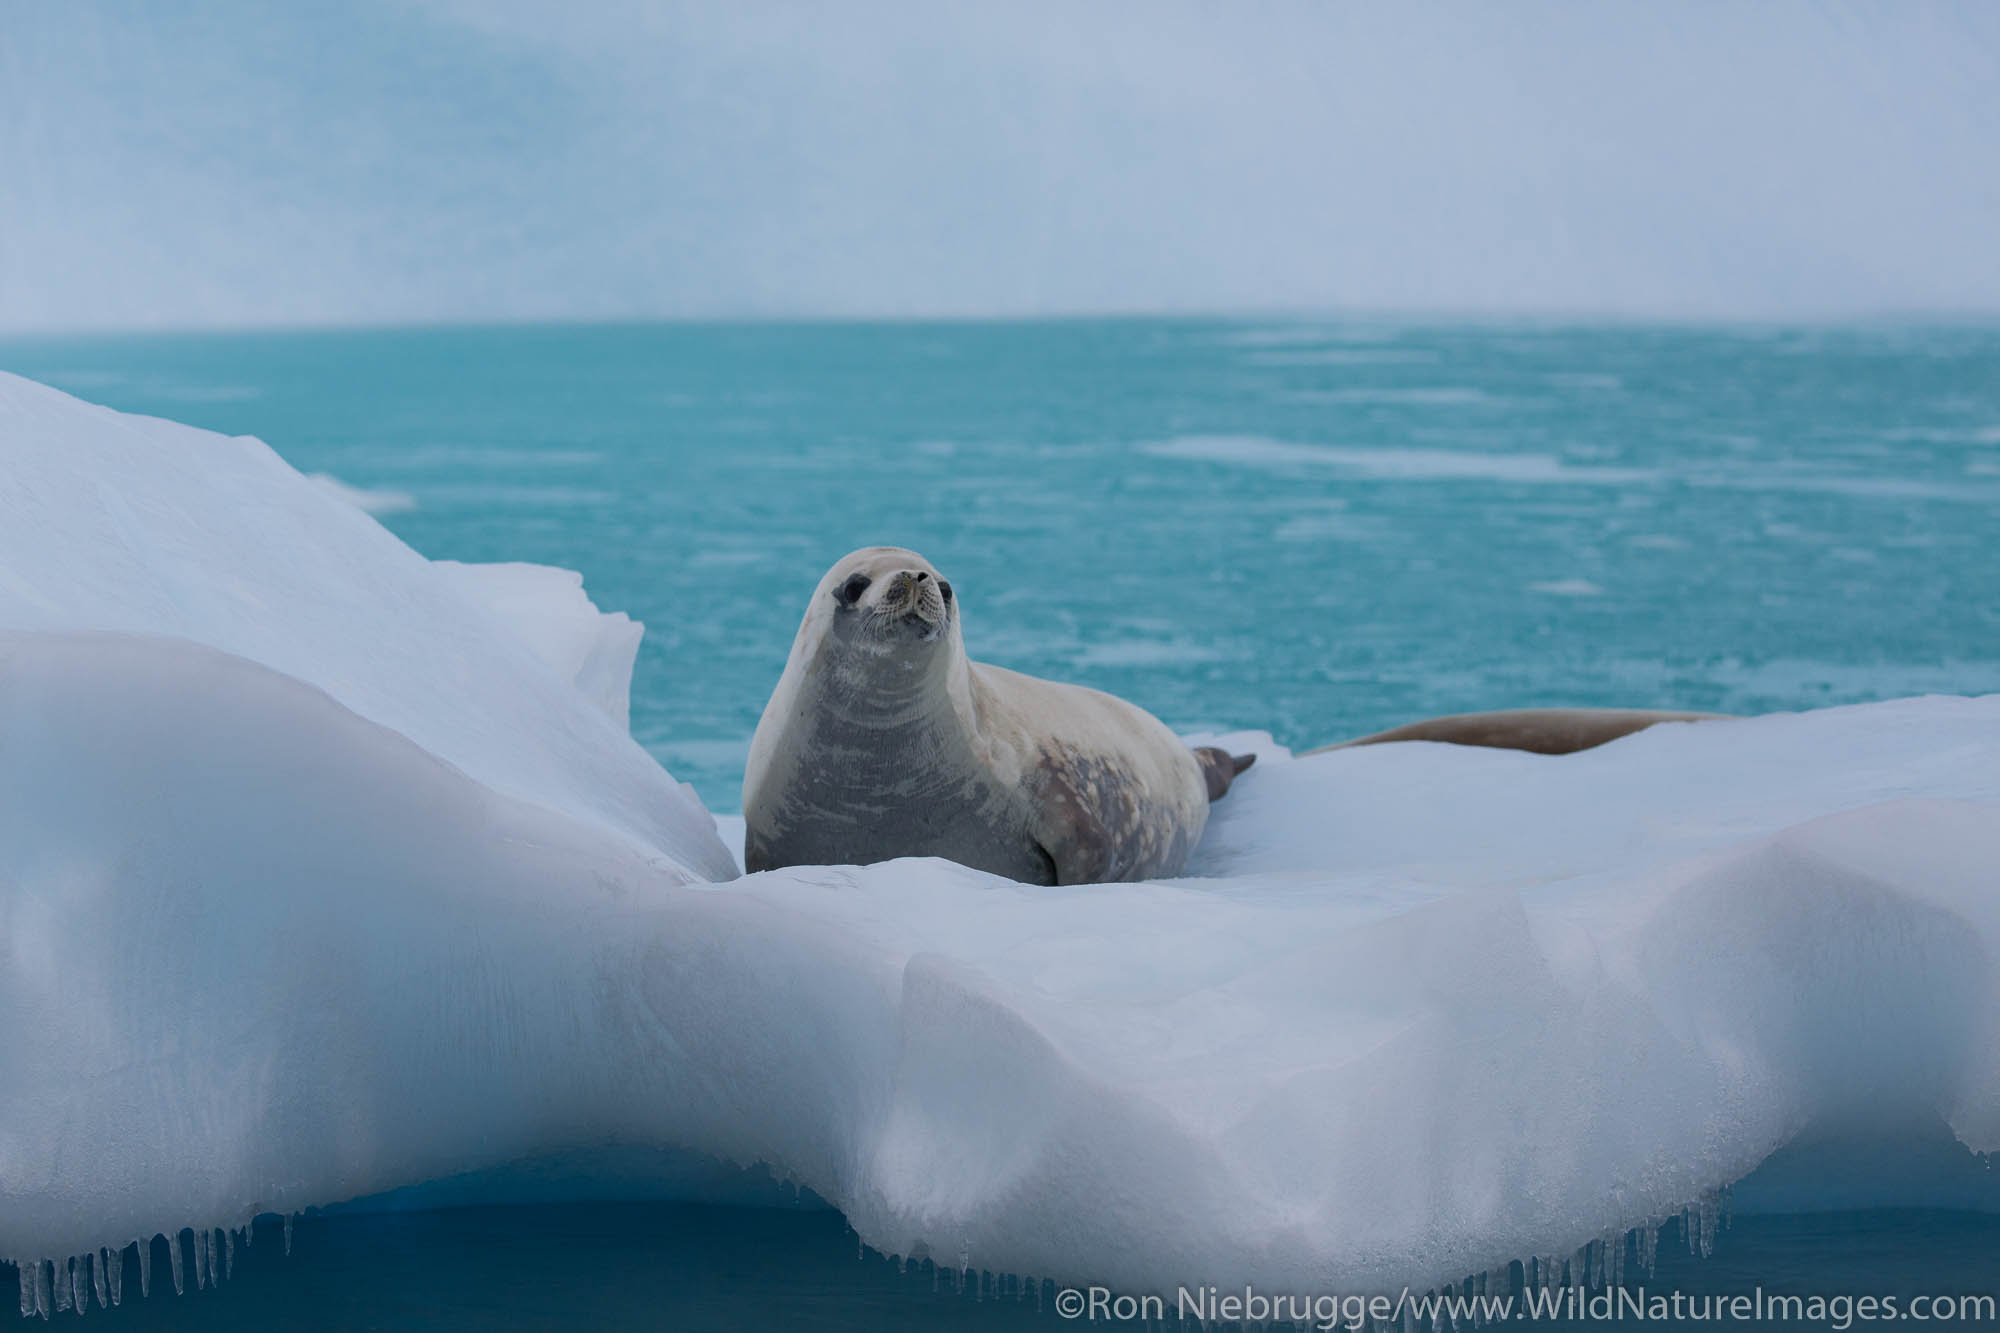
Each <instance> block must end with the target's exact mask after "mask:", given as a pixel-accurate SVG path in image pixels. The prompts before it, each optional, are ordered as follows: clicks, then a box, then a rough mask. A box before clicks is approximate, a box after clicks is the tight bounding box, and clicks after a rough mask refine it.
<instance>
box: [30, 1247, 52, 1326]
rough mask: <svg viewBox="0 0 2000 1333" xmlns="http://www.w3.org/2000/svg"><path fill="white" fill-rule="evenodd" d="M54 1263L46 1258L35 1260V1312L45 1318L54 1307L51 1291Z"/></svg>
mask: <svg viewBox="0 0 2000 1333" xmlns="http://www.w3.org/2000/svg"><path fill="white" fill-rule="evenodd" d="M54 1267H55V1265H54V1264H53V1263H51V1262H50V1261H48V1260H47V1259H37V1260H36V1261H35V1313H36V1314H38V1315H40V1316H41V1317H42V1318H44V1319H47V1318H48V1317H49V1313H50V1311H52V1310H54V1309H55V1296H54V1294H53V1292H51V1290H50V1287H51V1285H52V1284H51V1282H50V1280H49V1279H50V1277H51V1272H50V1270H51V1269H53V1268H54Z"/></svg>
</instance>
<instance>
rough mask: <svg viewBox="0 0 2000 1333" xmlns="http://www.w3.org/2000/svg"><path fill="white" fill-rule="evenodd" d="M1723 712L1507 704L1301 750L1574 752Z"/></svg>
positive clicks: (1718, 716)
mask: <svg viewBox="0 0 2000 1333" xmlns="http://www.w3.org/2000/svg"><path fill="white" fill-rule="evenodd" d="M1726 716H1727V715H1726V714H1723V713H1679V712H1673V711H1671V710H1667V709H1653V708H1510V709H1504V710H1501V711H1499V712H1494V713H1453V714H1452V715H1450V716H1449V717H1433V718H1427V719H1426V720H1424V721H1422V722H1410V723H1406V724H1404V725H1403V726H1400V727H1391V728H1390V729H1389V730H1387V731H1378V732H1376V733H1374V734H1373V735H1371V736H1358V737H1356V738H1355V739H1353V740H1351V741H1340V742H1338V743H1336V744H1333V745H1322V746H1320V747H1319V748H1318V749H1317V750H1306V751H1304V752H1303V753H1305V754H1325V753H1326V752H1327V751H1328V750H1345V749H1347V748H1349V747H1350V746H1355V745H1382V744H1386V743H1388V742H1390V741H1441V742H1443V743H1444V744H1446V745H1478V746H1486V747H1489V748H1491V749H1496V750H1529V751H1532V752H1534V753H1535V754H1575V753H1576V752H1577V751H1579V750H1591V749H1595V748H1596V747H1598V746H1600V745H1603V744H1604V743H1605V742H1607V741H1615V740H1617V739H1618V738H1619V737H1621V736H1630V735H1631V734H1632V733H1633V732H1635V731H1644V730H1645V729H1646V728H1647V727H1653V726H1658V725H1659V724H1660V723H1662V722H1709V721H1716V720H1720V719H1722V718H1724V717H1726Z"/></svg>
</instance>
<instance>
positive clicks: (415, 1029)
mask: <svg viewBox="0 0 2000 1333" xmlns="http://www.w3.org/2000/svg"><path fill="white" fill-rule="evenodd" d="M772 614H773V615H790V614H792V611H791V609H789V608H781V607H774V608H772ZM637 633H638V630H637V627H636V626H634V625H632V624H631V622H629V621H627V620H625V618H624V617H622V616H616V615H612V616H606V615H603V614H601V613H599V612H598V611H597V610H596V609H595V608H594V607H592V606H591V605H590V603H589V601H588V599H587V598H586V597H585V596H584V594H583V592H582V590H581V588H580V585H579V583H578V581H577V580H576V579H575V577H574V576H573V575H565V574H562V573H561V572H559V571H549V570H543V569H537V568H534V567H527V566H491V567H464V566H450V565H446V564H442V563H433V562H429V561H426V560H424V559H423V558H422V557H420V556H418V555H417V554H416V553H414V552H413V551H411V550H409V549H408V548H407V547H405V546H404V545H402V544H401V543H400V542H398V541H397V540H396V539H395V538H394V537H392V536H391V535H389V534H388V533H387V532H386V531H385V530H383V529H382V528H381V527H380V526H379V525H378V524H377V523H376V522H375V521H374V520H373V519H371V518H370V517H368V516H367V515H366V514H364V513H362V512H361V511H360V510H358V509H357V508H355V507H354V506H352V505H351V504H347V503H344V502H343V501H342V500H341V499H340V498H339V497H338V496H337V495H335V494H333V493H330V492H329V491H328V490H327V489H326V488H324V487H322V486H319V485H317V484H315V483H313V482H311V481H309V480H308V479H306V478H304V477H302V476H300V475H299V474H297V473H296V472H294V471H293V470H292V469H291V468H289V467H288V466H287V465H286V464H285V463H283V462H282V461H281V460H280V459H279V458H278V457H277V456H276V455H275V454H273V453H272V452H271V451H270V450H269V449H267V448H266V447H265V446H264V445H262V444H260V443H258V442H257V441H255V440H251V439H232V438H226V437H223V436H220V435H215V434H212V433H208V432H204V431H199V430H194V429H190V428H187V427H184V426H179V425H175V424H173V423H170V422H165V421H158V420H152V419H146V418H139V417H131V416H124V415H121V414H118V413H115V412H111V411H108V410H106V409H103V408H100V407H94V406H90V405H88V404H85V403H82V402H79V401H77V400H75V399H73V398H70V397H67V396H66V395H64V394H61V393H58V392H56V391H55V390H52V389H48V388H45V387H43V386H40V385H37V384H34V383H31V382H28V381H25V380H21V379H18V378H13V377H6V376H0V1028H4V1031H5V1032H6V1033H7V1040H5V1041H4V1042H0V1257H4V1258H7V1259H11V1260H13V1261H15V1262H17V1263H20V1264H21V1265H23V1267H22V1269H21V1272H22V1275H23V1308H24V1309H26V1310H31V1311H33V1310H38V1309H39V1310H46V1309H48V1308H50V1302H51V1301H56V1300H58V1298H59V1299H60V1302H61V1303H74V1302H77V1301H85V1302H87V1301H89V1300H92V1299H96V1300H99V1301H102V1300H103V1299H105V1296H106V1293H107V1292H109V1293H110V1294H112V1295H115V1294H116V1293H117V1290H118V1284H119V1281H120V1278H121V1275H122V1270H123V1267H124V1265H123V1264H122V1263H121V1262H119V1261H117V1259H116V1256H117V1255H118V1253H119V1251H120V1249H121V1247H124V1246H126V1245H128V1244H129V1243H130V1242H132V1241H134V1240H139V1239H142V1238H150V1237H152V1236H154V1235H156V1234H159V1233H166V1234H168V1235H170V1236H174V1237H176V1238H177V1237H178V1236H179V1235H180V1234H181V1232H182V1229H183V1228H194V1229H195V1235H196V1237H197V1244H198V1247H199V1253H198V1254H196V1255H195V1256H194V1258H195V1263H194V1267H195V1268H198V1269H199V1270H200V1276H202V1277H204V1278H205V1277H207V1276H208V1275H209V1274H210V1273H211V1272H216V1271H220V1272H226V1269H227V1266H228V1260H229V1257H230V1255H231V1254H232V1253H233V1249H232V1246H233V1241H232V1239H231V1231H232V1229H236V1228H241V1227H242V1226H243V1225H244V1224H246V1223H247V1222H248V1221H249V1220H250V1219H251V1218H253V1217H254V1216H257V1215H259V1214H262V1213H266V1212H276V1213H281V1214H290V1213H294V1212H297V1211H300V1210H303V1209H305V1208H308V1207H311V1206H315V1205H325V1204H332V1203H335V1202H339V1201H342V1200H349V1199H355V1198H358V1197H362V1196H366V1195H370V1194H374V1193H378V1192H381V1191H385V1190H389V1189H393V1188H397V1187H400V1186H408V1185H413V1184H417V1183H419V1182H425V1181H436V1180H441V1179H444V1178H448V1177H466V1176H468V1173H478V1172H483V1171H488V1170H490V1169H494V1168H500V1167H503V1166H506V1165H507V1164H510V1163H520V1162H522V1161H529V1160H546V1159H549V1158H550V1157H551V1155H556V1154H567V1153H585V1154H587V1153H588V1152H590V1151H592V1150H597V1149H606V1148H614V1147H615V1148H617V1149H618V1150H619V1151H620V1152H627V1151H628V1150H639V1149H642V1150H655V1149H657V1150H660V1152H661V1153H662V1154H664V1153H668V1152H672V1153H679V1154H684V1155H688V1156H690V1157H707V1158H714V1159H720V1160H721V1161H723V1162H727V1163H734V1164H739V1165H743V1166H750V1165H754V1164H763V1165H765V1166H767V1167H768V1168H769V1169H770V1171H771V1172H772V1173H773V1174H774V1175H776V1176H777V1177H778V1178H780V1179H782V1180H788V1181H792V1182H796V1183H798V1184H800V1185H804V1186H807V1187H810V1188H811V1189H812V1190H813V1191H815V1192H816V1193H818V1194H819V1195H820V1196H822V1197H824V1198H825V1199H827V1200H829V1201H830V1202H832V1203H833V1204H834V1205H836V1206H837V1207H839V1208H840V1209H841V1210H842V1211H843V1212H844V1213H845V1214H846V1216H847V1217H848V1219H849V1220H850V1221H851V1222H852V1224H853V1225H854V1227H855V1228H856V1229H857V1230H858V1231H859V1232H860V1234H861V1236H862V1238H863V1239H864V1240H865V1241H867V1242H868V1243H869V1244H871V1245H873V1246H876V1247H877V1248H879V1249H882V1250H884V1251H888V1252H891V1253H896V1254H904V1255H911V1256H929V1257H932V1258H935V1259H937V1260H939V1261H940V1262H944V1263H948V1264H970V1265H971V1266H974V1267H978V1268H983V1269H987V1270H992V1271H1002V1272H1013V1273H1022V1274H1033V1275H1036V1276H1041V1277H1052V1278H1057V1279H1063V1280H1088V1281H1093V1282H1101V1283H1106V1284H1109V1285H1111V1286H1113V1287H1115V1288H1117V1289H1120V1290H1124V1291H1141V1290H1165V1291H1168V1292H1171V1291H1172V1290H1173V1289H1174V1288H1175V1287H1176V1286H1178V1285H1183V1284H1186V1285H1196V1284H1215V1285H1221V1286H1229V1285H1232V1284H1234V1285H1240V1284H1242V1283H1244V1282H1246V1281H1254V1282H1255V1283H1256V1284H1257V1285H1258V1286H1259V1287H1261V1288H1264V1289H1266V1290H1295V1291H1357V1290H1363V1289H1389V1290H1393V1289H1395V1288H1397V1287H1400V1286H1402V1285H1404V1284H1409V1285H1411V1286H1413V1287H1418V1288H1421V1287H1424V1286H1430V1285H1436V1284H1440V1283H1445V1282H1455V1281H1457V1280H1459V1279H1461V1278H1463V1277H1464V1276H1466V1275H1467V1274H1473V1273H1483V1272H1487V1271H1489V1270H1491V1269H1493V1268H1496V1267H1498V1266H1499V1265H1502V1264H1504V1263H1505V1262H1506V1261H1508V1260H1510V1259H1516V1258H1524V1257H1528V1256H1534V1255H1542V1256H1547V1255H1564V1256H1567V1255H1571V1254H1574V1253H1576V1252H1577V1251H1579V1250H1580V1249H1582V1248H1584V1247H1586V1246H1588V1245H1590V1243H1591V1242H1594V1241H1598V1240H1600V1239H1603V1238H1605V1237H1611V1236H1617V1235H1620V1234H1622V1232H1623V1231H1624V1230H1625V1229H1627V1228H1632V1227H1641V1226H1645V1225H1646V1224H1649V1223H1651V1222H1653V1221H1655V1220H1657V1219H1659V1218H1662V1217H1664V1216H1667V1215H1669V1214H1672V1213H1675V1212H1678V1211H1679V1210H1680V1209H1681V1208H1682V1207H1684V1206H1685V1205H1688V1204H1690V1203H1691V1202H1693V1201H1696V1200H1699V1199H1702V1198H1704V1197H1707V1196H1709V1195H1711V1194H1712V1193H1713V1192H1714V1191H1715V1190H1717V1189H1719V1188H1721V1187H1723V1186H1726V1185H1729V1184H1730V1183H1731V1182H1735V1181H1739V1180H1741V1179H1742V1178H1743V1177H1745V1176H1746V1175H1747V1174H1749V1173H1750V1172H1752V1171H1753V1170H1755V1169H1756V1168H1757V1167H1758V1166H1759V1164H1760V1163H1762V1162H1764V1161H1765V1160H1766V1159H1767V1158H1769V1157H1770V1156H1771V1155H1772V1154H1773V1153H1774V1152H1778V1151H1779V1150H1781V1149H1784V1150H1786V1151H1794V1150H1795V1149H1796V1146H1797V1145H1798V1144H1799V1143H1803V1142H1808V1141H1816V1140H1821V1139H1825V1138H1827V1137H1828V1136H1834V1137H1838V1136H1842V1135H1845V1136H1848V1137H1857V1136H1858V1137H1859V1138H1861V1139H1865V1140H1867V1141H1869V1142H1871V1143H1873V1144H1875V1145H1877V1146H1878V1148H1880V1149H1881V1150H1882V1151H1886V1152H1887V1153H1888V1154H1889V1157H1888V1160H1889V1161H1891V1162H1892V1163H1893V1162H1894V1161H1896V1160H1897V1159H1896V1157H1895V1154H1896V1152H1897V1151H1899V1145H1902V1146H1904V1147H1907V1150H1908V1154H1909V1161H1910V1163H1911V1166H1910V1168H1909V1169H1908V1170H1907V1171H1896V1170H1891V1171H1890V1172H1888V1173H1887V1175H1886V1177H1884V1179H1885V1181H1886V1183H1885V1184H1884V1185H1883V1186H1882V1191H1881V1192H1882V1193H1883V1195H1884V1197H1881V1198H1879V1199H1877V1200H1876V1201H1877V1202H1911V1203H1922V1202H1930V1201H1934V1200H1935V1199H1936V1198H1937V1197H1939V1192H1940V1191H1942V1192H1944V1193H1946V1194H1949V1195H1950V1196H1951V1198H1952V1199H1953V1200H1954V1201H1958V1202H1972V1203H1975V1204H1979V1205H1982V1206H1988V1207H1994V1206H2000V1193H1996V1191H1995V1190H1994V1189H1993V1188H1992V1186H1991V1177H1990V1176H1988V1175H1987V1173H1985V1172H1984V1171H1982V1170H1980V1169H1979V1164H1978V1163H1977V1161H1976V1160H1975V1158H1974V1156H1973V1155H1974V1154H1981V1153H1988V1152H1991V1151H1993V1150H1995V1149H1996V1148H2000V962H1996V960H2000V885H1996V873H2000V872H1996V870H1995V867H1996V866H2000V697H1988V698H1982V699H1965V698H1948V697H1932V698H1923V699H1909V700H1902V701H1897V702H1892V703H1885V704H1877V705H1867V706H1860V707H1850V708H1840V709H1829V710H1825V711H1821V712H1815V713H1803V714H1787V715H1781V716H1772V717H1765V718H1759V719H1754V720H1749V721H1743V722H1731V723H1704V724H1701V725H1699V726H1692V727H1690V726H1668V727H1661V728H1657V729H1655V730H1653V731H1650V732H1646V733H1643V734H1640V735H1637V736H1634V737H1631V738H1628V739H1626V740H1622V741H1619V742H1617V743H1615V744H1613V745H1610V746H1607V747H1605V748H1603V749H1602V750H1598V751H1594V752H1591V753H1588V754H1584V755H1578V756H1571V757H1567V758H1561V759H1550V758H1545V757H1541V756H1535V755H1525V754H1507V753H1498V752H1491V751H1477V750H1462V749H1455V748H1452V747H1444V746H1435V745H1423V744H1410V745H1396V746H1384V747H1376V748H1364V749H1359V750H1347V751H1339V752H1334V753H1329V754H1324V755H1319V756H1314V757H1311V758H1303V759H1292V758H1289V757H1288V756H1286V755H1285V754H1284V752H1283V751H1281V750H1278V749H1276V748H1275V747H1272V746H1270V745H1269V744H1268V743H1266V744H1264V745H1263V746H1262V749H1263V752H1264V761H1263V762H1261V763H1260V764H1259V765H1258V766H1257V767H1256V768H1255V769H1253V770H1252V771H1251V772H1250V773H1248V774H1247V775H1245V777H1244V779H1243V780H1242V782H1241V783H1240V784H1239V786H1238V788H1237V790H1236V791H1235V792H1234V793H1232V794H1231V796H1230V798H1229V799H1228V800H1227V801H1226V802H1224V803H1223V804H1221V805H1219V806H1218V807H1217V810H1216V818H1215V820H1214V822H1213V823H1212V825H1211V831H1210V833H1209V835H1208V838H1207V840H1206V842H1205V844H1204V846H1203V848H1202V850H1201V852H1200V854H1199V857H1198V860H1197V863H1196V864H1195V865H1194V866H1193V867H1192V871H1191V875H1190V877H1189V878H1187V879H1183V880H1180V881H1176V882H1171V883H1155V884H1121V885H1112V886H1107V887H1103V888H1088V889H1076V888H1068V889H1060V888H1058V889H1047V888H1035V887H1029V886H1025V885H1019V884H1013V883H1008V882H1006V881H1003V880H999V879H995V878H993V877H990V876H985V875H981V874H978V873H975V872H972V871H967V870H964V869H961V868H958V867H955V866H952V865H949V864H946V863H943V862H938V861H901V862H893V863H890V864H886V865H880V866H874V867H868V868H854V867H830V868H798V869H792V870H786V871H780V872H774V873H770V874H765V875H759V876H753V877H748V878H732V877H733V876H734V874H735V869H734V865H733V863H732V860H731V856H730V853H729V851H728V849H727V848H725V847H724V845H723V844H722V842H721V841H720V840H719V839H718V838H717V836H716V833H715V826H714V822H713V821H712V820H711V819H710V817H709V816H708V814H707V813H706V812H705V811H704V810H702V808H701V806H700V803H699V802H698V801H697V800H696V798H695V796H694V794H693V793H692V791H691V790H689V789H687V788H685V787H683V786H681V785H679V784H677V783H675V782H674V781H673V780H672V779H671V778H670V777H668V776H667V774H666V773H665V772H663V771H662V770H661V769H660V768H659V767H658V765H656V764H655V763H654V762H653V761H652V760H651V759H650V758H649V757H648V756H647V755H646V754H645V753H644V752H643V751H641V750H640V749H639V747H638V746H637V745H636V744H635V743H634V742H633V741H632V740H631V739H630V737H629V736H628V735H626V733H625V730H624V728H623V726H622V719H623V717H624V712H625V704H626V691H627V688H628V686H629V679H630V670H631V663H632V660H633V659H632V654H633V650H634V649H635V648H636V644H637ZM1940 1143H1943V1144H1945V1145H1946V1146H1947V1147H1948V1149H1949V1152H1948V1153H1947V1154H1946V1157H1947V1158H1950V1159H1951V1160H1956V1161H1962V1163H1963V1168H1964V1169H1963V1170H1962V1171H1960V1172H1959V1173H1958V1174H1956V1175H1954V1174H1952V1171H1951V1170H1950V1169H1946V1170H1945V1171H1944V1172H1943V1174H1940V1173H1939V1171H1938V1170H1936V1169H1933V1168H1934V1167H1935V1162H1936V1160H1937V1150H1938V1145H1939V1144H1940ZM1788 1145H1789V1146H1788ZM1953 1154H1956V1157H1955V1158H1954V1157H1952V1155H1953ZM1919 1159H1922V1161H1924V1162H1928V1163H1931V1166H1927V1167H1925V1168H1924V1169H1922V1170H1919V1169H1918V1166H1917V1163H1918V1162H1919ZM600 1160H601V1161H605V1162H619V1161H623V1162H627V1163H629V1165H627V1166H626V1167H623V1168H618V1169H611V1168H605V1169H606V1170H609V1171H610V1178H608V1179H605V1178H600V1179H597V1180H595V1181H593V1182H592V1183H591V1189H592V1190H593V1192H594V1195H595V1197H603V1195H604V1194H605V1193H606V1192H610V1193H617V1192H619V1191H630V1192H631V1193H633V1194H634V1195H655V1196H656V1195H657V1193H658V1191H659V1190H660V1189H661V1188H662V1182H661V1180H659V1179H658V1178H654V1177H653V1176H652V1175H651V1174H650V1173H651V1172H652V1170H653V1168H651V1167H649V1166H647V1165H645V1164H646V1163H648V1162H653V1161H655V1160H658V1159H655V1158H652V1157H648V1156H646V1155H645V1153H643V1152H642V1153H639V1154H638V1155H636V1156H626V1157H619V1156H616V1155H610V1154H607V1155H605V1156H603V1157H602V1158H601V1159H600ZM1877 1160H1878V1161H1879V1160H1881V1158H1880V1154H1879V1153H1878V1158H1877ZM620 1170H622V1171H623V1172H624V1174H623V1175H621V1174H619V1171H620ZM1982 1181H1984V1182H1985V1183H1983V1184H1982V1183H1981V1182H1982ZM1834 1188H1835V1186H1834V1184H1833V1183H1832V1182H1831V1180H1829V1182H1828V1183H1827V1184H1825V1185H1824V1187H1822V1186H1821V1185H1819V1184H1816V1183H1815V1182H1814V1179H1813V1178H1811V1177H1807V1178H1806V1179H1805V1182H1804V1183H1803V1184H1798V1185H1795V1186H1794V1187H1792V1188H1791V1189H1790V1191H1789V1193H1788V1194H1787V1195H1786V1200H1785V1201H1786V1205H1787V1206H1798V1207H1810V1206H1813V1205H1814V1203H1815V1200H1816V1198H1822V1196H1823V1197H1826V1198H1830V1197H1831V1196H1832V1192H1833V1191H1834ZM1816 1190H1817V1191H1819V1194H1817V1195H1816V1193H1815V1191H1816ZM1645 1234H1646V1235H1647V1236H1650V1235H1651V1233H1650V1231H1648V1232H1646V1233H1645ZM177 1243H178V1242H177ZM127 1253H130V1252H129V1251H127ZM72 1256H85V1257H87V1258H86V1260H84V1261H78V1260H73V1259H72ZM218 1256H220V1257H219V1258H218ZM42 1261H53V1262H42ZM176 1269H177V1271H176V1277H177V1278H178V1277H179V1276H180V1274H179V1271H178V1270H179V1266H178V1265H177V1266H176ZM142 1276H143V1274H142Z"/></svg>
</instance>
